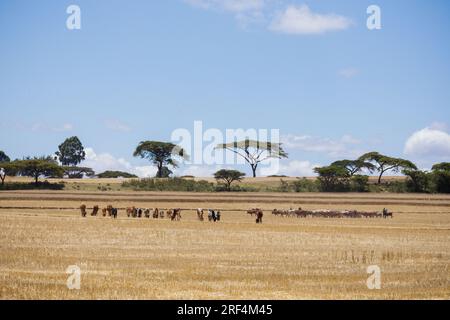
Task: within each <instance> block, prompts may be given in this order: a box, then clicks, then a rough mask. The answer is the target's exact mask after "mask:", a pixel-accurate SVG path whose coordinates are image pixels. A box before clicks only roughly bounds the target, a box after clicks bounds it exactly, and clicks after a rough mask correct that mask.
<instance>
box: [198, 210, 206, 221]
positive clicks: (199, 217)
mask: <svg viewBox="0 0 450 320" xmlns="http://www.w3.org/2000/svg"><path fill="white" fill-rule="evenodd" d="M203 214H204V212H203V209H200V208H198V209H197V218H198V220H200V221H203V220H205V218H204V217H203Z"/></svg>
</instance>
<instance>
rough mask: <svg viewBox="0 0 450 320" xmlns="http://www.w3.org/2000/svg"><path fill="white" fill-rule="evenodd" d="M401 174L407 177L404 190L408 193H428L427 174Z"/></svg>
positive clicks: (414, 172)
mask: <svg viewBox="0 0 450 320" xmlns="http://www.w3.org/2000/svg"><path fill="white" fill-rule="evenodd" d="M403 174H404V175H405V176H407V177H408V179H407V180H406V188H407V189H408V191H410V192H428V187H429V174H428V173H426V172H424V171H420V170H408V169H405V170H403Z"/></svg>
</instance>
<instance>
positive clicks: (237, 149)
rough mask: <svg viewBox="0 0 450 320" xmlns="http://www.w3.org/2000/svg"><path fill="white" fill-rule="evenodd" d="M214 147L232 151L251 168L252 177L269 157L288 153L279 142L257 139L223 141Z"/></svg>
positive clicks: (283, 155)
mask: <svg viewBox="0 0 450 320" xmlns="http://www.w3.org/2000/svg"><path fill="white" fill-rule="evenodd" d="M216 149H225V150H228V151H231V152H234V153H235V154H237V155H238V156H240V157H242V158H244V159H245V161H246V162H247V163H248V164H249V165H250V167H251V168H252V173H253V177H256V169H257V168H258V165H259V164H260V163H261V162H263V161H265V160H268V159H270V158H277V159H281V158H287V157H288V154H287V153H286V152H285V151H284V150H283V148H282V147H281V143H272V142H267V141H259V140H250V139H246V140H242V141H235V142H230V143H223V144H219V145H217V146H216Z"/></svg>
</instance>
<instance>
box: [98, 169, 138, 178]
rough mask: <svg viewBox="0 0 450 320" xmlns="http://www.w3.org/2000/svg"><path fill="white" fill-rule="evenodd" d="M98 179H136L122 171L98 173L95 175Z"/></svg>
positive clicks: (134, 176)
mask: <svg viewBox="0 0 450 320" xmlns="http://www.w3.org/2000/svg"><path fill="white" fill-rule="evenodd" d="M97 177H99V178H102V179H104V178H110V179H116V178H137V176H136V175H134V174H131V173H128V172H122V171H105V172H103V173H100V174H98V175H97Z"/></svg>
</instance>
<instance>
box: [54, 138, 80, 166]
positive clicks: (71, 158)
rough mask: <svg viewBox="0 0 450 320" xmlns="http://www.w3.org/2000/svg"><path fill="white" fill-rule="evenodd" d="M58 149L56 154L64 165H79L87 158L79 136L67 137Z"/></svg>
mask: <svg viewBox="0 0 450 320" xmlns="http://www.w3.org/2000/svg"><path fill="white" fill-rule="evenodd" d="M58 149H59V150H58V151H57V152H56V155H57V156H58V158H59V161H60V162H61V164H62V165H63V166H77V165H78V164H79V163H80V162H81V161H83V160H85V158H86V152H85V151H84V147H83V144H82V143H81V141H80V139H78V137H70V138H67V139H66V140H65V141H64V142H63V143H61V144H60V145H59V146H58Z"/></svg>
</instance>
